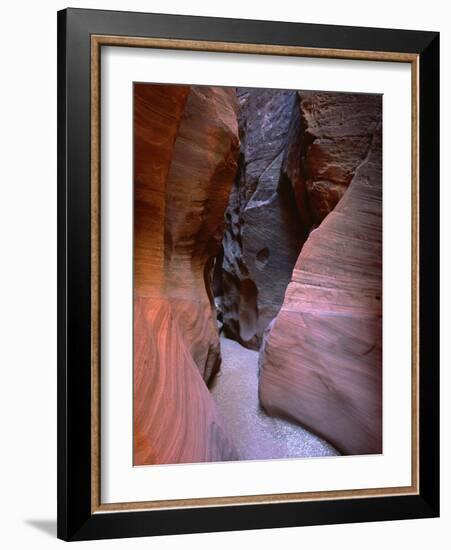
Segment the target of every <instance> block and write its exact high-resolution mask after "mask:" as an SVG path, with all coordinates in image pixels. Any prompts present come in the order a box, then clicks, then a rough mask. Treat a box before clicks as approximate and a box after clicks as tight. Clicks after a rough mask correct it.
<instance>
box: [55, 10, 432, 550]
mask: <svg viewBox="0 0 451 550" xmlns="http://www.w3.org/2000/svg"><path fill="white" fill-rule="evenodd" d="M58 94H59V96H58V97H59V99H58V132H59V133H58V193H59V199H58V200H59V218H58V224H59V228H58V239H59V252H58V264H59V288H58V291H59V323H58V327H59V335H58V342H59V367H58V403H59V404H58V536H59V537H60V538H62V539H65V540H83V539H97V538H112V537H132V536H146V535H161V534H171V533H174V534H175V533H193V532H205V531H221V530H223V531H226V530H237V529H256V528H272V527H284V526H299V525H312V524H328V523H344V522H361V521H376V520H388V519H403V518H406V519H407V518H424V517H434V516H437V515H438V513H439V429H438V428H439V420H438V411H439V400H438V399H439V391H438V389H439V370H438V367H439V362H438V334H439V331H438V311H439V296H438V292H439V290H438V259H439V258H438V242H439V239H438V200H439V186H438V177H439V176H438V174H439V170H438V161H439V158H438V155H439V147H438V143H439V102H438V94H439V35H438V33H433V32H423V31H405V30H388V29H374V28H357V27H337V26H328V25H312V24H301V23H296V24H293V23H280V22H279V23H275V22H269V21H248V20H238V19H217V18H206V17H205V18H204V17H191V16H171V15H156V14H145V13H130V12H110V11H98V10H80V9H67V10H64V11H61V12H59V13H58Z"/></svg>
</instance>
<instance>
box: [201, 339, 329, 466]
mask: <svg viewBox="0 0 451 550" xmlns="http://www.w3.org/2000/svg"><path fill="white" fill-rule="evenodd" d="M221 355H222V366H221V371H220V375H218V376H217V377H216V378H215V380H214V382H213V385H212V388H211V393H212V395H213V398H214V400H215V402H216V405H217V407H218V409H219V412H220V413H221V415H222V417H223V418H224V419H225V424H226V427H227V428H228V432H229V435H230V438H231V439H232V442H233V444H234V446H235V448H236V450H237V452H238V456H239V458H240V460H264V459H273V458H299V457H317V456H334V455H338V454H339V453H338V452H337V451H336V450H335V449H334V448H333V447H331V446H330V445H329V444H328V443H326V442H325V441H323V440H322V439H320V438H319V437H317V436H315V435H313V434H311V433H310V432H308V431H307V430H304V429H303V428H302V427H301V426H299V425H296V424H292V423H291V422H288V421H287V420H283V419H280V418H276V417H271V416H268V415H267V414H266V413H265V412H264V411H263V409H262V408H261V407H260V404H259V399H258V352H257V351H253V350H250V349H246V348H244V347H243V346H241V345H240V344H239V343H238V342H236V341H234V340H229V339H228V338H224V337H221Z"/></svg>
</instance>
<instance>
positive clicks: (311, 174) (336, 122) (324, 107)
mask: <svg viewBox="0 0 451 550" xmlns="http://www.w3.org/2000/svg"><path fill="white" fill-rule="evenodd" d="M301 96H302V94H301ZM333 96H334V97H333ZM381 109H382V102H381V98H380V96H357V95H351V94H342V96H339V97H337V94H333V95H332V94H307V95H305V96H302V97H301V113H302V121H303V124H304V127H305V131H304V135H303V136H302V139H301V145H300V149H301V150H302V151H303V153H302V154H303V156H302V159H303V161H302V166H301V170H300V171H299V173H298V177H296V178H293V180H292V181H293V182H294V185H293V188H294V190H295V194H296V198H297V201H298V205H299V209H300V211H301V208H302V205H303V204H305V202H307V204H308V206H309V208H308V213H309V215H311V216H312V218H313V219H314V220H315V221H316V222H320V221H321V220H322V219H324V221H322V223H321V225H320V226H319V227H318V228H317V229H315V230H313V231H312V232H311V234H310V236H309V237H308V239H307V241H306V243H305V244H304V246H303V248H302V252H301V253H300V255H299V258H298V260H297V262H296V266H295V268H294V271H293V275H292V279H291V282H290V284H289V286H288V288H287V292H286V295H285V299H284V302H283V306H282V308H281V310H280V313H279V314H278V315H277V317H276V319H275V320H274V322H273V323H272V325H271V326H270V327H269V329H268V331H267V334H266V335H265V342H264V345H263V346H262V349H261V352H260V381H259V395H260V401H261V404H262V405H263V407H264V409H265V410H266V411H267V412H268V413H269V414H273V415H277V416H283V417H288V418H290V419H292V420H294V421H297V422H299V423H300V424H302V425H303V426H305V427H306V428H307V429H310V430H312V431H314V432H316V433H317V434H319V435H321V436H322V437H324V438H326V439H327V440H328V441H330V442H331V443H332V444H333V445H334V446H335V447H336V448H337V449H339V450H340V451H341V452H343V453H345V454H367V453H368V454H369V453H380V452H382V300H381V298H382V296H381V295H382V143H381V139H382V138H381V117H382V112H381ZM302 140H303V141H304V144H303V145H302ZM306 142H307V143H310V145H309V146H307V145H306ZM292 173H293V172H292ZM350 180H351V183H350V186H349V189H348V191H347V192H346V193H345V194H344V196H343V198H342V199H341V200H340V202H339V203H338V205H337V206H336V207H335V209H334V210H333V211H332V212H331V213H330V214H328V215H327V217H325V218H324V212H327V210H328V209H329V208H330V207H331V205H333V203H334V201H336V200H337V199H338V198H339V197H340V196H341V195H342V194H343V191H344V189H345V188H346V186H347V185H348V183H349V181H350ZM324 182H325V183H326V184H327V185H325V184H324ZM331 182H333V185H332V183H331ZM325 188H326V189H327V190H328V191H327V192H323V190H324V189H325ZM306 195H307V196H308V197H309V198H308V201H306V199H305V197H306Z"/></svg>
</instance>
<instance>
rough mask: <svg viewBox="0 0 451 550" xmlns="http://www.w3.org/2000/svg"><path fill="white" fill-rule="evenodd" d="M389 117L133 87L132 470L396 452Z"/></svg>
mask: <svg viewBox="0 0 451 550" xmlns="http://www.w3.org/2000/svg"><path fill="white" fill-rule="evenodd" d="M382 105H383V95H382V94H377V93H374V94H367V93H351V92H335V91H329V90H327V91H317V90H308V91H307V90H286V89H268V88H244V87H236V88H233V87H216V86H199V85H188V84H187V85H183V84H180V85H179V84H161V83H152V82H134V83H133V273H134V277H133V300H134V306H133V307H134V313H133V325H134V326H133V378H134V384H133V465H134V466H146V465H162V464H181V463H203V462H225V461H249V460H272V459H299V458H304V459H305V458H313V457H329V458H330V459H331V460H332V459H333V458H334V457H336V456H342V455H374V454H381V453H383V430H382V412H383V411H382V154H383V153H382V149H383V147H382V118H383V117H382V110H383V107H382ZM130 452H132V450H130Z"/></svg>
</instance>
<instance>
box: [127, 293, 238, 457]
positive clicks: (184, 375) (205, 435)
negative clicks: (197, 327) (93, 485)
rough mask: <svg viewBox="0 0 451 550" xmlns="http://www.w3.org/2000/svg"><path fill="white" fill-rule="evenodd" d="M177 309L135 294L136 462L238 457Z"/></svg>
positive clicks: (168, 304) (193, 313) (160, 301)
mask: <svg viewBox="0 0 451 550" xmlns="http://www.w3.org/2000/svg"><path fill="white" fill-rule="evenodd" d="M201 309H202V308H201V307H200V306H199V308H198V311H196V310H195V309H193V310H192V311H191V314H192V316H193V317H195V316H196V314H197V313H202V312H201ZM178 314H179V312H178V311H177V309H173V307H172V304H171V303H170V302H168V301H167V300H165V299H158V298H143V297H137V298H136V299H135V311H134V326H135V328H134V361H135V366H134V381H135V383H134V463H135V464H136V465H139V464H177V463H183V462H215V461H224V460H236V459H237V458H238V457H237V454H236V451H235V448H234V445H233V444H232V443H231V441H230V438H229V436H228V434H227V431H226V429H225V428H224V424H223V419H222V418H221V417H220V415H219V414H218V411H217V408H216V405H215V404H214V402H213V400H212V397H211V395H210V392H209V390H208V388H207V386H206V385H205V382H204V381H203V380H202V377H201V375H200V373H199V369H198V368H197V366H196V363H195V362H194V360H193V358H192V356H191V353H190V352H189V350H188V348H187V346H186V343H185V335H184V332H183V331H182V330H181V328H180V323H179V322H178Z"/></svg>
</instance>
